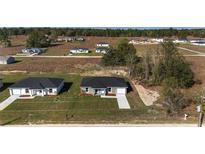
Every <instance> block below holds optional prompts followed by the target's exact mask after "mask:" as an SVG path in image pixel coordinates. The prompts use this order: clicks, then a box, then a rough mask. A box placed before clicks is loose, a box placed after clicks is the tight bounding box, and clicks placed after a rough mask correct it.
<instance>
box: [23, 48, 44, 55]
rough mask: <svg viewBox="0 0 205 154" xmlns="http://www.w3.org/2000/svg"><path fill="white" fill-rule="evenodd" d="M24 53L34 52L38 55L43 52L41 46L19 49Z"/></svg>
mask: <svg viewBox="0 0 205 154" xmlns="http://www.w3.org/2000/svg"><path fill="white" fill-rule="evenodd" d="M21 51H22V53H24V54H36V55H39V54H41V53H42V52H43V50H42V49H41V48H25V49H22V50H21Z"/></svg>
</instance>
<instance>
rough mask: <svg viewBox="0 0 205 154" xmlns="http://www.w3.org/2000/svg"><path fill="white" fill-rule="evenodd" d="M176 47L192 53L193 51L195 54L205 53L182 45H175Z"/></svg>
mask: <svg viewBox="0 0 205 154" xmlns="http://www.w3.org/2000/svg"><path fill="white" fill-rule="evenodd" d="M177 48H178V49H181V50H185V51H189V52H192V53H195V54H201V55H205V53H203V52H199V51H196V50H191V49H187V48H183V47H177Z"/></svg>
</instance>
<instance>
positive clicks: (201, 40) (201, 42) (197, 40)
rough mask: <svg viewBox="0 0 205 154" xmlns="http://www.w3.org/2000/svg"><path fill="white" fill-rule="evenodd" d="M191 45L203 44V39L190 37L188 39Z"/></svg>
mask: <svg viewBox="0 0 205 154" xmlns="http://www.w3.org/2000/svg"><path fill="white" fill-rule="evenodd" d="M189 42H190V43H191V44H192V45H198V46H205V40H204V39H192V40H190V41H189Z"/></svg>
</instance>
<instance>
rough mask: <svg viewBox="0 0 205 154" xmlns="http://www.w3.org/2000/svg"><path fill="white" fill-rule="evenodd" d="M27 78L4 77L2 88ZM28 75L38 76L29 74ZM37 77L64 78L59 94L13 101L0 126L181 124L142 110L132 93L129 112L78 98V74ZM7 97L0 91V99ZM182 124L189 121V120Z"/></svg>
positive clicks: (155, 110) (100, 101)
mask: <svg viewBox="0 0 205 154" xmlns="http://www.w3.org/2000/svg"><path fill="white" fill-rule="evenodd" d="M26 76H27V75H23V74H16V75H4V76H3V81H4V83H5V85H6V86H9V85H11V84H12V83H14V82H15V81H17V80H19V79H22V78H24V77H26ZM28 76H39V74H32V75H31V74H29V75H28ZM40 76H50V77H52V76H53V77H62V78H64V79H65V87H64V89H63V92H62V93H61V94H60V95H58V96H52V97H51V96H50V97H36V98H34V99H32V100H17V101H15V102H14V103H12V104H11V105H10V106H8V107H7V108H6V109H5V110H3V111H1V112H0V124H1V125H6V124H29V123H32V124H48V123H49V124H50V123H52V124H55V123H58V124H59V123H164V122H165V121H166V122H183V121H182V120H181V119H180V118H173V117H172V118H171V117H167V116H166V114H165V111H164V110H162V108H161V107H156V106H153V107H146V106H144V104H143V103H142V102H141V100H140V99H139V97H138V95H137V94H136V93H135V91H131V92H129V93H128V94H127V97H128V100H129V103H130V105H131V108H132V109H131V110H119V109H118V106H117V102H116V99H102V98H100V97H93V96H82V95H80V88H79V84H80V80H81V76H79V75H68V74H41V75H40ZM8 96H9V93H8V89H6V88H5V89H2V91H1V93H0V100H1V101H2V100H3V99H5V98H6V97H8ZM186 122H193V119H192V120H191V121H186Z"/></svg>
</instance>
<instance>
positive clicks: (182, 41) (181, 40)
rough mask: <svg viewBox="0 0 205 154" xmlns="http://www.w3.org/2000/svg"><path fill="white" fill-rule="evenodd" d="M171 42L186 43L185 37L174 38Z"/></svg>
mask: <svg viewBox="0 0 205 154" xmlns="http://www.w3.org/2000/svg"><path fill="white" fill-rule="evenodd" d="M173 43H188V40H187V39H176V40H174V41H173Z"/></svg>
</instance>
